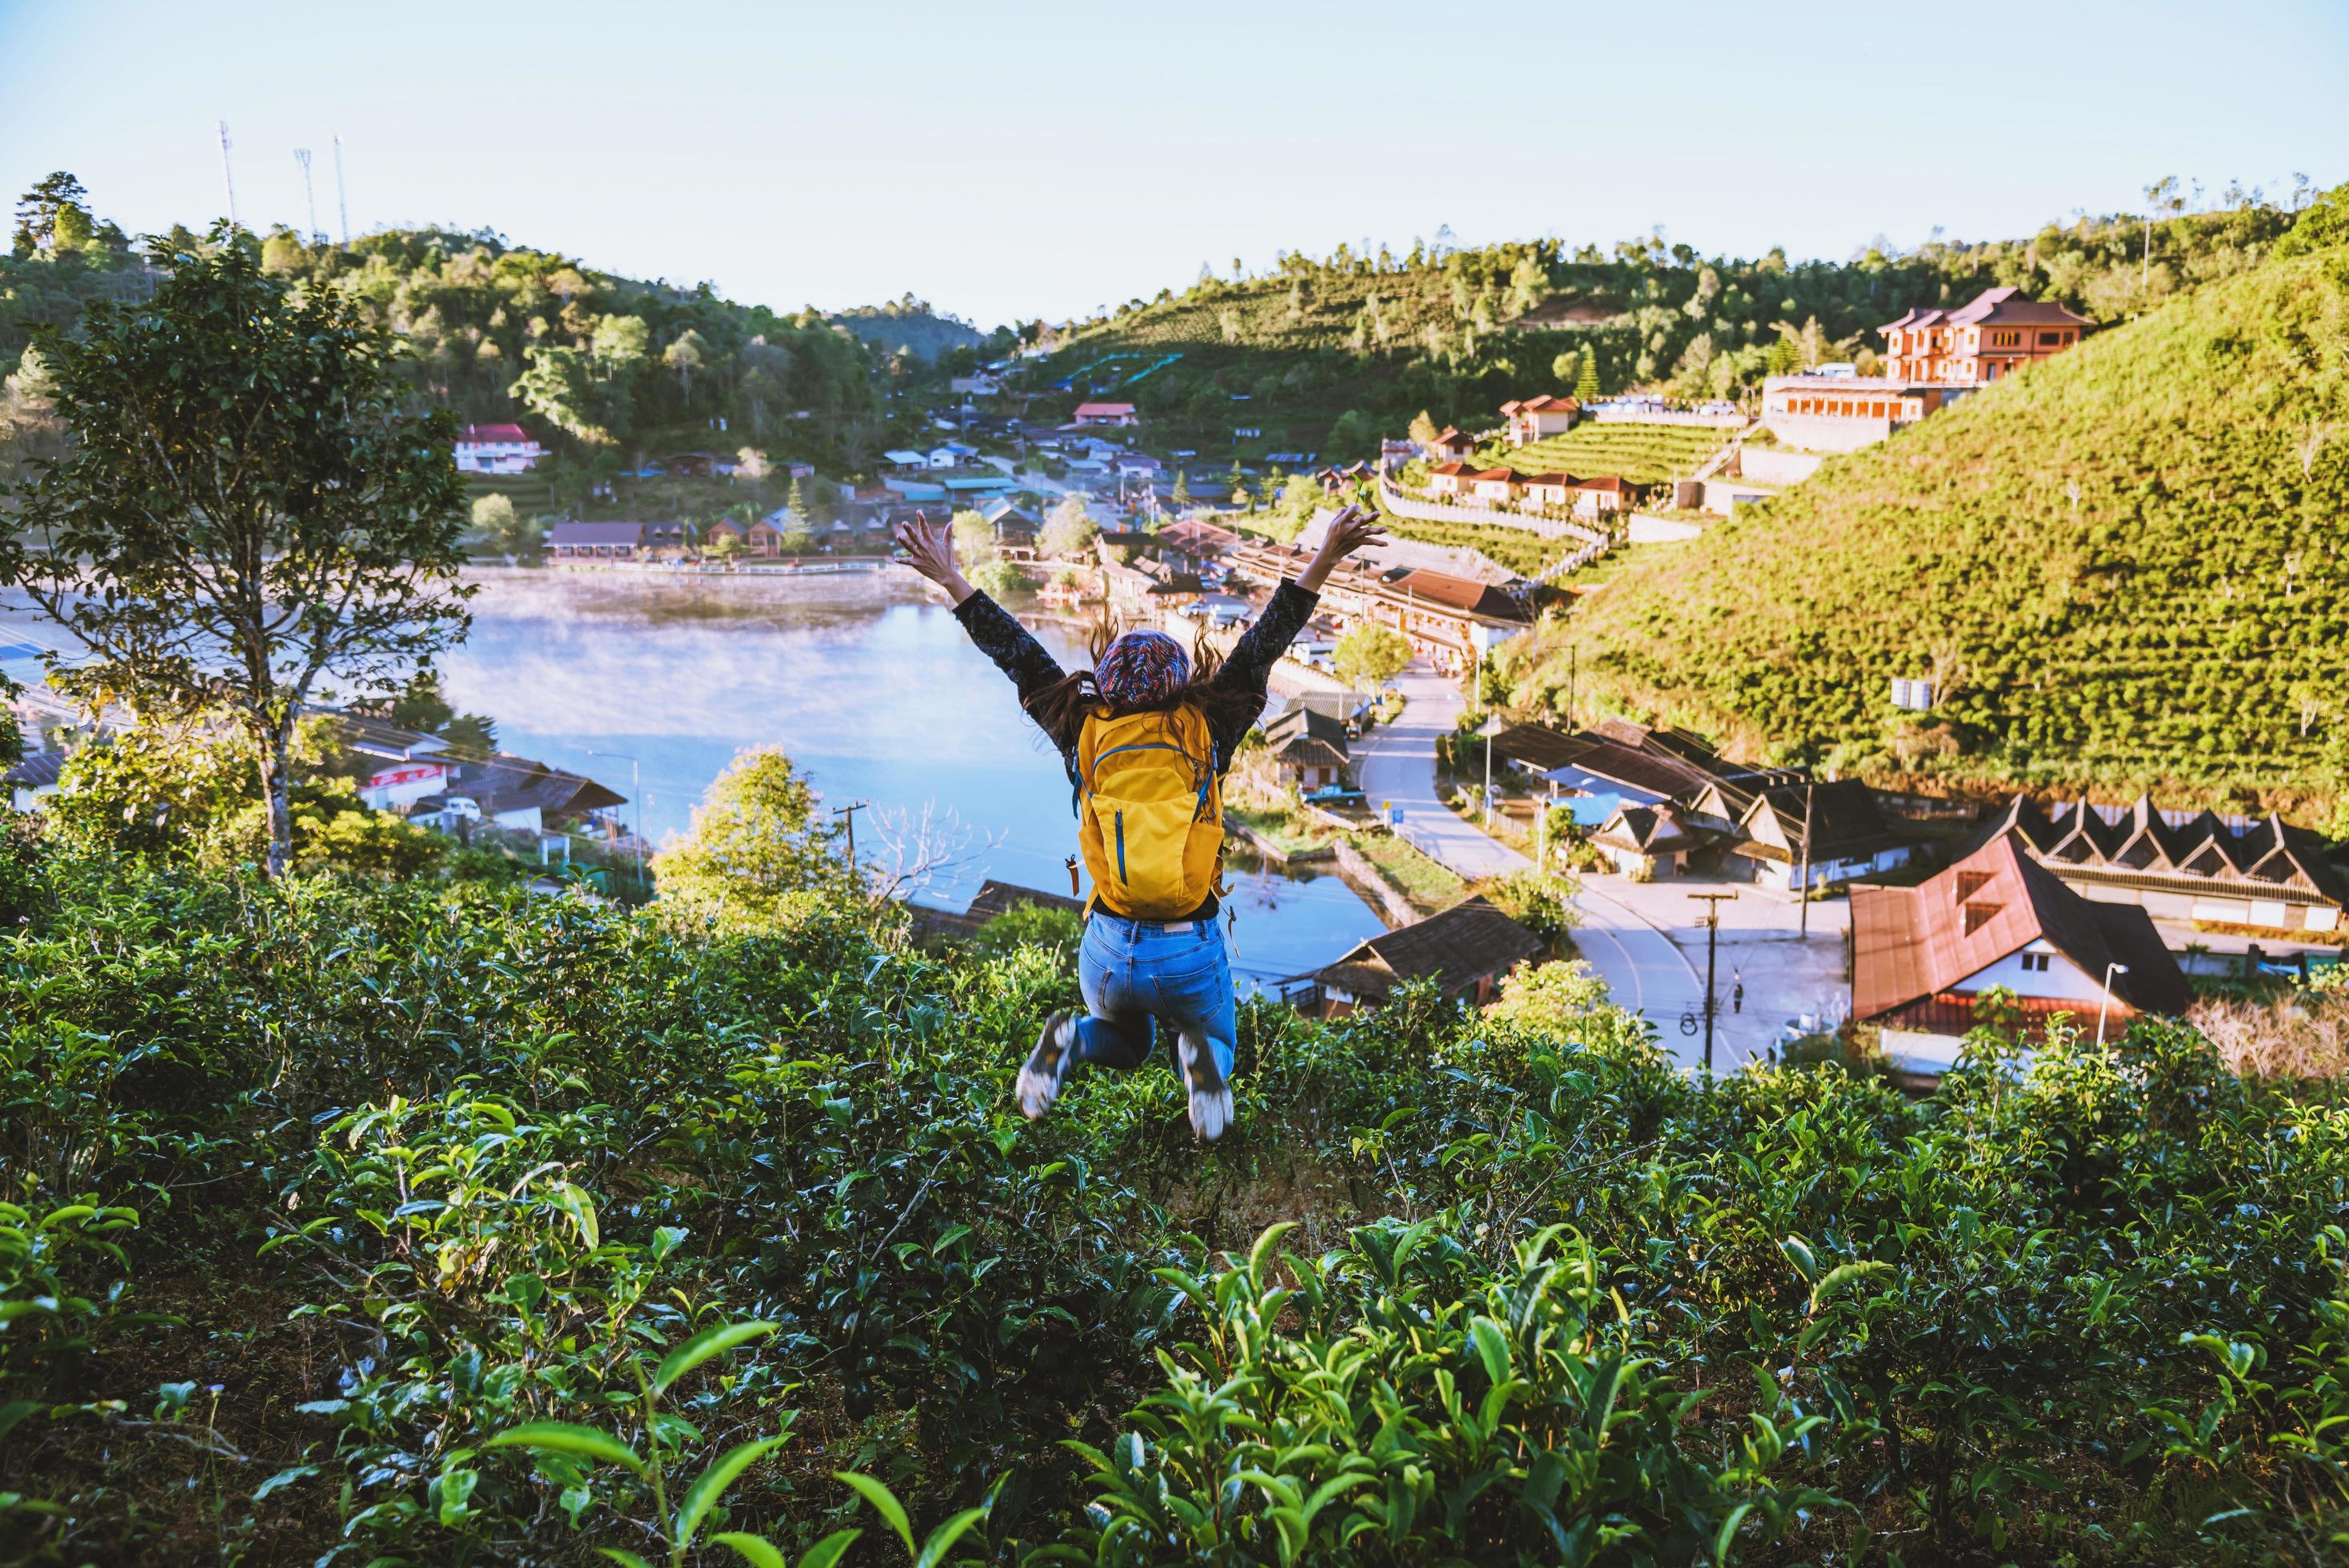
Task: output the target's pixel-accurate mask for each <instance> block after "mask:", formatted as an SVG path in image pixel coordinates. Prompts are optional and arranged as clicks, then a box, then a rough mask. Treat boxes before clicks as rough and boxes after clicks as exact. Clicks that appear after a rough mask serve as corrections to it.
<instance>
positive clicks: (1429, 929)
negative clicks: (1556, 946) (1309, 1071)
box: [1314, 893, 1547, 1016]
mask: <svg viewBox="0 0 2349 1568" xmlns="http://www.w3.org/2000/svg"><path fill="white" fill-rule="evenodd" d="M1546 951H1547V944H1544V943H1543V941H1542V939H1541V938H1540V937H1538V936H1536V935H1535V934H1533V933H1532V932H1530V931H1527V930H1526V928H1525V927H1524V926H1522V925H1519V924H1518V923H1516V921H1514V920H1511V919H1510V918H1509V917H1508V916H1507V915H1506V914H1503V913H1501V912H1500V911H1499V910H1498V909H1495V907H1493V905H1492V904H1491V903H1489V902H1487V901H1486V900H1485V897H1484V895H1483V894H1481V893H1480V894H1478V895H1476V896H1475V897H1474V898H1470V899H1466V900H1464V901H1463V902H1461V903H1455V904H1454V905H1453V906H1452V907H1451V908H1450V909H1447V910H1445V911H1444V912H1443V913H1441V914H1432V915H1430V916H1428V917H1427V918H1426V919H1425V920H1422V921H1418V922H1415V923H1413V924H1410V925H1406V926H1402V927H1400V928H1398V929H1396V930H1393V931H1390V932H1388V933H1386V934H1384V935H1382V936H1373V937H1371V939H1370V940H1369V941H1367V942H1364V943H1362V944H1361V945H1359V946H1357V947H1355V948H1354V949H1353V950H1352V951H1351V952H1350V953H1348V954H1346V955H1345V956H1344V957H1343V958H1340V959H1339V960H1338V961H1337V962H1336V963H1335V964H1332V965H1330V966H1329V967H1328V968H1326V969H1322V970H1320V971H1319V972H1318V973H1317V974H1316V975H1314V979H1315V980H1316V981H1318V982H1319V990H1320V992H1321V1001H1322V1006H1323V1009H1324V1011H1325V1012H1326V1013H1327V1014H1328V1015H1329V1016H1340V1015H1343V1014H1346V1013H1350V1012H1352V1011H1354V1010H1355V1009H1356V1008H1358V1007H1376V1006H1382V1005H1383V1004H1385V1003H1386V1002H1387V1000H1388V999H1389V998H1391V997H1392V995H1394V993H1395V992H1396V991H1397V990H1399V989H1401V988H1402V986H1404V985H1409V984H1411V983H1412V982H1413V981H1421V980H1426V981H1433V982H1434V984H1435V987H1436V989H1437V991H1438V992H1440V993H1441V994H1442V995H1444V996H1446V997H1449V998H1452V999H1454V1000H1458V1001H1464V1002H1467V1003H1470V1004H1472V1005H1474V1006H1484V1005H1485V1003H1487V1002H1490V1001H1491V1000H1493V998H1494V995H1495V994H1496V993H1497V991H1498V990H1499V987H1500V983H1501V981H1502V979H1503V978H1504V977H1505V976H1506V975H1508V974H1509V973H1510V972H1511V971H1513V970H1515V969H1516V967H1517V966H1518V965H1521V964H1526V963H1528V962H1530V961H1532V960H1534V959H1537V958H1539V957H1540V956H1541V955H1542V954H1543V953H1545V952H1546Z"/></svg>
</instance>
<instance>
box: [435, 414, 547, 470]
mask: <svg viewBox="0 0 2349 1568" xmlns="http://www.w3.org/2000/svg"><path fill="white" fill-rule="evenodd" d="M544 456H546V449H545V448H543V447H542V446H540V445H539V444H538V443H537V442H536V441H534V440H533V439H532V438H531V435H530V432H529V431H527V430H525V429H523V428H522V427H521V426H520V425H468V426H466V427H465V433H464V434H463V435H462V436H460V437H459V438H457V468H458V471H460V473H469V474H526V473H528V472H530V470H531V469H534V468H536V467H538V459H541V458H543V457H544Z"/></svg>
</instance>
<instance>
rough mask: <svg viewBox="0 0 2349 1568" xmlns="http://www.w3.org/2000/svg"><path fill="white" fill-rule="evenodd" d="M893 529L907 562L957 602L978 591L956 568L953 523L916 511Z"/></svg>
mask: <svg viewBox="0 0 2349 1568" xmlns="http://www.w3.org/2000/svg"><path fill="white" fill-rule="evenodd" d="M892 532H893V533H894V534H895V536H896V540H897V543H898V544H899V545H900V546H901V547H902V548H903V549H904V550H905V564H906V565H908V566H911V567H912V568H913V569H914V570H915V571H916V572H918V573H921V574H922V575H923V576H925V577H926V578H928V579H929V580H930V581H931V582H933V583H936V584H937V585H938V586H939V587H941V588H943V589H945V590H946V591H947V593H948V594H949V595H951V596H952V598H953V599H954V602H955V603H957V604H960V603H962V602H963V601H964V600H966V599H968V598H969V597H970V596H971V595H972V594H973V593H977V592H978V590H977V589H975V588H973V587H972V586H971V585H970V583H968V581H967V580H966V579H965V578H964V576H963V574H962V573H961V572H959V571H957V569H956V567H955V558H954V528H953V526H952V525H951V524H949V523H943V522H932V521H930V520H929V517H928V515H927V514H926V513H924V512H918V511H917V512H916V513H915V514H914V521H911V522H901V523H899V524H898V525H897V526H896V527H895V529H894V530H892Z"/></svg>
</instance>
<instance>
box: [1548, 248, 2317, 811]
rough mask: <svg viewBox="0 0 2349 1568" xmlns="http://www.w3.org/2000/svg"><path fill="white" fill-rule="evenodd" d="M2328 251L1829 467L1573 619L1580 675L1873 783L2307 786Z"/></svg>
mask: <svg viewBox="0 0 2349 1568" xmlns="http://www.w3.org/2000/svg"><path fill="white" fill-rule="evenodd" d="M2344 255H2349V253H2344V252H2341V251H2332V252H2326V253H2319V254H2317V255H2314V256H2310V257H2303V258H2300V259H2296V260H2292V261H2288V262H2282V263H2273V264H2271V265H2269V266H2267V267H2264V268H2262V269H2261V270H2260V271H2258V272H2256V273H2250V274H2247V275H2245V276H2242V277H2240V278H2237V279H2233V280H2230V281H2228V282H2224V283H2220V284H2213V285H2211V286H2210V287H2209V288H2207V289H2205V290H2202V291H2200V292H2199V293H2198V294H2194V295H2192V296H2189V297H2188V298H2186V299H2184V300H2181V301H2179V302H2178V303H2177V304H2171V305H2169V306H2168V307H2166V308H2164V309H2163V310H2161V311H2160V312H2158V314H2156V315H2152V316H2150V317H2148V318H2147V319H2146V320H2144V321H2141V322H2138V323H2136V324H2132V325H2125V326H2119V327H2115V328H2112V329H2109V330H2107V331H2106V332H2105V333H2103V334H2100V335H2097V336H2096V337H2095V338H2092V339H2091V340H2090V341H2089V342H2088V343H2087V344H2086V345H2085V346H2084V347H2082V348H2081V349H2080V350H2078V351H2077V352H2075V353H2074V354H2071V355H2067V356H2064V357H2063V358H2061V359H2058V360H2055V361H2054V362H2052V363H2050V364H2048V365H2046V366H2041V367H2039V368H2038V369H2036V370H2034V371H2033V372H2032V373H2031V374H2030V375H2028V376H2026V377H2023V378H2021V379H2019V380H2016V381H2013V382H2009V383H2006V384H2004V385H2002V386H1998V387H1992V388H1990V389H1988V390H1987V391H1985V392H1983V393H1982V394H1980V395H1978V396H1976V397H1972V398H1971V399H1969V400H1968V401H1967V402H1966V403H1965V404H1963V405H1961V407H1957V408H1956V409H1954V410H1952V411H1951V412H1949V413H1946V414H1943V415H1940V416H1938V417H1936V418H1932V419H1930V420H1928V421H1926V422H1925V423H1923V424H1922V425H1920V426H1918V427H1916V428H1913V429H1910V430H1909V431H1906V432H1904V433H1902V434H1900V435H1899V436H1896V437H1894V438H1892V439H1890V440H1889V441H1887V442H1885V443H1883V444H1882V445H1880V446H1878V447H1876V448H1874V449H1870V450H1868V451H1866V452H1862V453H1858V454H1855V455H1853V456H1850V457H1846V458H1841V459H1834V460H1831V461H1830V462H1829V463H1828V464H1827V465H1826V467H1825V468H1824V469H1821V470H1820V472H1819V474H1818V475H1817V476H1816V478H1815V479H1813V480H1811V481H1810V482H1808V483H1807V484H1805V485H1803V486H1801V487H1799V488H1797V489H1795V490H1792V491H1789V492H1788V493H1787V494H1785V496H1783V497H1781V498H1779V499H1778V500H1775V501H1773V502H1771V503H1770V504H1769V505H1767V506H1764V507H1758V508H1754V509H1752V510H1751V511H1742V512H1741V514H1740V516H1739V517H1738V518H1737V519H1736V520H1734V521H1730V522H1726V523H1723V525H1721V526H1719V527H1717V528H1715V529H1713V531H1710V532H1709V533H1708V534H1707V535H1706V536H1705V537H1704V538H1703V539H1702V541H1700V542H1694V543H1692V544H1691V545H1690V546H1688V547H1687V549H1686V550H1685V552H1674V553H1673V554H1672V555H1671V557H1669V559H1668V561H1666V562H1660V563H1658V564H1657V565H1655V566H1654V567H1653V568H1652V569H1651V570H1650V571H1649V572H1647V573H1643V574H1641V575H1640V576H1638V577H1636V578H1633V579H1630V580H1627V581H1625V582H1623V583H1620V584H1619V585H1617V586H1614V587H1610V589H1609V591H1608V592H1607V593H1605V594H1603V595H1601V596H1599V598H1598V599H1596V600H1594V601H1593V602H1592V603H1591V605H1590V607H1589V608H1588V612H1587V613H1586V614H1582V615H1579V616H1578V617H1577V621H1576V624H1575V626H1574V628H1573V630H1572V633H1571V635H1572V636H1573V637H1574V638H1575V639H1576V640H1577V641H1578V642H1579V643H1580V645H1581V651H1582V662H1581V668H1582V671H1583V675H1584V679H1585V681H1586V682H1591V681H1595V682H1596V683H1598V684H1597V689H1599V690H1600V691H1601V692H1602V693H1603V694H1605V695H1607V696H1611V697H1612V698H1614V699H1615V700H1616V701H1618V702H1619V703H1620V704H1622V705H1624V706H1625V707H1630V708H1633V709H1637V710H1644V711H1648V712H1651V713H1654V714H1657V715H1661V716H1665V717H1671V718H1672V719H1674V720H1678V721H1681V722H1685V723H1691V724H1693V725H1696V726H1699V727H1704V728H1707V729H1710V730H1713V731H1714V732H1716V733H1719V734H1722V735H1723V736H1725V737H1727V738H1732V739H1733V740H1734V741H1737V742H1738V743H1740V744H1742V745H1743V746H1744V747H1745V748H1747V749H1749V750H1756V751H1759V750H1770V751H1775V752H1777V753H1779V754H1782V755H1783V754H1792V753H1795V752H1804V753H1810V754H1814V755H1824V756H1826V757H1828V758H1831V759H1836V760H1839V761H1840V762H1841V763H1842V764H1843V765H1844V766H1846V767H1847V768H1857V769H1867V770H1870V771H1875V772H1878V773H1895V772H1913V773H1925V774H1938V775H1940V776H1942V777H1944V778H1947V779H1969V780H1974V781H1980V782H1985V783H1988V782H1999V783H2013V784H2018V785H2023V786H2044V787H2057V786H2072V787H2080V786H2092V787H2098V788H2100V789H2105V790H2109V791H2115V792H2118V791H2124V790H2134V789H2139V788H2157V789H2158V788H2164V787H2167V788H2168V789H2172V790H2174V791H2187V792H2191V793H2195V794H2198V795H2201V796H2204V797H2207V798H2219V797H2224V796H2229V795H2237V796H2244V797H2259V798H2264V799H2270V800H2274V801H2277V802H2279V803H2284V804H2289V803H2290V802H2291V801H2292V799H2295V798H2300V799H2306V798H2309V797H2313V796H2323V795H2329V794H2333V793H2334V792H2337V791H2338V790H2339V789H2340V788H2341V786H2342V779H2341V777H2340V767H2341V758H2342V755H2343V747H2342V745H2341V743H2340V740H2339V737H2340V735H2341V734H2342V733H2343V732H2344V729H2349V712H2344V695H2349V686H2344V652H2343V649H2344V636H2349V593H2344V582H2343V575H2342V573H2343V562H2342V560H2341V547H2342V543H2343V521H2342V520H2343V518H2344V514H2349V438H2344V436H2343V434H2342V431H2343V428H2344V403H2349V398H2344V381H2349V262H2344ZM1594 654H1595V655H1596V656H1595V657H1594V656H1593V655H1594ZM1556 662H1557V663H1558V664H1559V665H1562V663H1563V657H1562V650H1559V651H1558V653H1557V658H1556ZM1553 673H1555V672H1553V671H1551V670H1549V669H1547V667H1545V668H1543V669H1541V670H1537V671H1536V672H1535V674H1534V676H1533V677H1532V678H1533V680H1534V682H1535V683H1536V684H1537V685H1538V684H1540V683H1542V682H1545V681H1548V680H1549V677H1550V675H1551V674H1553ZM1894 676H1937V677H1938V678H1939V680H1940V684H1941V690H1942V693H1943V696H1942V702H1941V706H1940V708H1939V709H1938V710H1937V711H1935V712H1934V713H1932V714H1930V715H1909V714H1903V713H1900V712H1899V711H1898V710H1895V709H1893V708H1892V707H1890V706H1889V694H1888V683H1889V681H1890V680H1891V678H1892V677H1894ZM1550 684H1556V683H1555V682H1551V683H1550ZM1585 689H1586V690H1589V689H1592V688H1591V687H1590V686H1586V687H1585Z"/></svg>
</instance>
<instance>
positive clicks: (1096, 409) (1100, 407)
mask: <svg viewBox="0 0 2349 1568" xmlns="http://www.w3.org/2000/svg"><path fill="white" fill-rule="evenodd" d="M1131 413H1133V404H1131V403H1080V404H1078V405H1077V415H1076V417H1077V418H1080V419H1081V418H1084V417H1085V416H1086V415H1088V414H1131Z"/></svg>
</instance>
